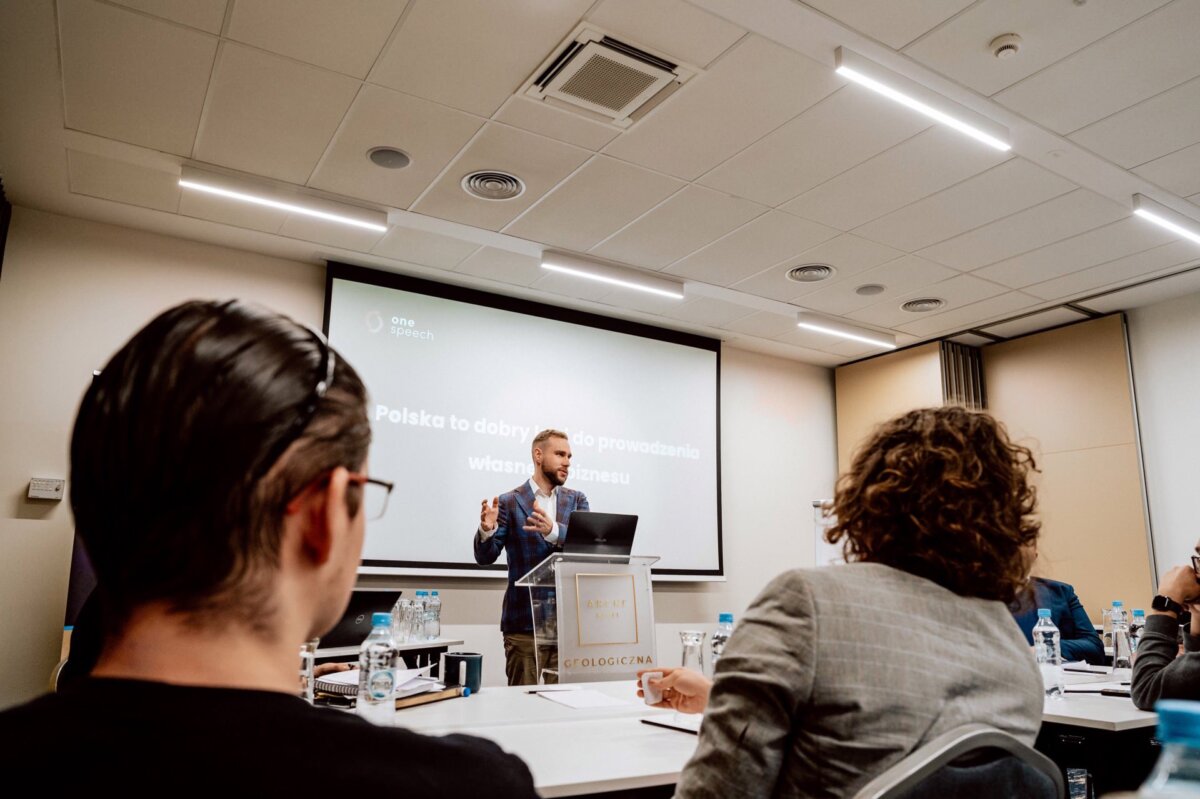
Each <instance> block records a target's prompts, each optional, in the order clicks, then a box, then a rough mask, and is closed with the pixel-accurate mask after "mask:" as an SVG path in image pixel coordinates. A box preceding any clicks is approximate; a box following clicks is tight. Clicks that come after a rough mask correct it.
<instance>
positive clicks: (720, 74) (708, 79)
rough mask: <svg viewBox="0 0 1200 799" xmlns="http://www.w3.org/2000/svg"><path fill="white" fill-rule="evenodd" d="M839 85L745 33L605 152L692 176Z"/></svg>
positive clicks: (825, 71)
mask: <svg viewBox="0 0 1200 799" xmlns="http://www.w3.org/2000/svg"><path fill="white" fill-rule="evenodd" d="M841 84H842V80H841V78H839V77H837V75H836V74H835V73H834V72H833V71H832V70H830V69H829V68H828V67H826V66H824V65H822V64H818V63H817V62H816V61H812V60H810V59H808V58H805V57H804V56H802V55H800V54H799V53H796V52H795V51H793V50H789V49H787V48H785V47H782V46H781V45H778V44H775V43H774V42H769V41H767V40H766V39H763V38H761V37H759V36H747V37H745V38H744V39H742V40H741V41H740V42H739V43H738V44H737V46H735V47H734V48H733V49H732V50H730V51H729V52H728V53H726V54H725V55H723V56H721V58H720V59H718V60H717V62H716V63H714V64H713V65H712V66H711V67H710V68H709V70H708V72H707V73H705V74H703V75H698V76H696V77H695V78H692V79H691V80H690V81H688V82H687V84H685V85H684V86H683V87H682V88H681V89H680V90H679V91H677V92H676V93H675V94H674V95H672V96H671V98H670V99H668V100H667V101H666V102H664V103H663V104H662V105H660V106H659V107H658V108H656V109H654V110H653V111H652V112H651V113H650V114H648V115H647V116H646V117H645V118H643V119H641V120H639V121H638V122H636V123H635V124H634V125H633V127H631V128H630V129H629V130H628V131H627V132H626V133H623V134H621V136H620V137H619V138H617V139H616V140H615V141H614V142H613V143H612V144H610V145H608V147H606V148H605V152H606V153H608V154H609V155H613V156H616V157H617V158H621V159H624V160H626V161H632V162H634V163H636V164H641V165H642V166H647V167H650V168H652V169H657V170H661V171H663V172H666V173H668V174H671V175H675V176H677V177H681V178H684V179H686V180H695V179H696V178H698V177H700V176H701V175H702V174H704V173H705V172H707V171H708V170H710V169H712V168H713V167H714V166H716V165H717V164H719V163H721V162H722V161H724V160H725V159H726V158H728V157H730V156H731V155H734V154H735V153H737V152H738V151H739V150H741V149H742V148H744V147H746V146H748V145H750V144H752V143H754V142H755V141H756V140H758V139H759V138H761V137H762V136H764V135H766V134H767V133H770V132H771V131H772V130H774V129H775V128H777V127H779V126H780V125H782V124H783V123H784V122H786V121H788V120H789V119H791V118H792V117H794V116H795V115H796V114H798V113H800V112H801V111H803V110H804V109H805V108H808V107H809V106H810V105H812V104H813V103H815V102H817V101H818V100H820V99H821V98H822V97H825V96H826V95H828V94H830V93H831V92H833V91H834V90H835V89H837V88H838V86H840V85H841ZM714 109H720V112H719V113H717V112H715V111H714Z"/></svg>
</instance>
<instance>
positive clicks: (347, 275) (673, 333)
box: [321, 260, 725, 582]
mask: <svg viewBox="0 0 1200 799" xmlns="http://www.w3.org/2000/svg"><path fill="white" fill-rule="evenodd" d="M334 280H347V281H352V282H356V283H365V284H367V285H372V286H379V287H381V288H388V289H396V290H399V291H407V292H411V293H414V294H422V295H425V296H429V297H436V298H439V299H444V300H450V301H452V302H461V303H467V304H470V305H479V306H482V307H484V308H491V309H496V310H502V311H509V312H511V313H518V314H524V315H527V316H536V317H541V318H544V319H553V320H555V321H558V322H564V323H567V324H575V325H581V326H584V327H591V328H596V329H599V330H607V331H611V332H614V333H624V334H626V335H631V336H640V337H642V338H648V339H652V340H656V341H663V342H667V343H670V344H679V345H681V346H686V347H695V348H696V349H701V350H705V351H709V352H712V353H713V354H714V355H715V356H716V371H715V378H716V379H715V381H714V382H715V386H714V391H715V394H716V405H715V409H716V420H715V423H716V452H715V456H716V457H715V460H716V470H717V475H716V478H717V479H716V494H717V496H716V500H717V503H716V504H717V507H716V512H717V568H716V569H652V570H651V575H652V577H653V578H654V579H655V580H662V581H665V582H723V581H724V580H725V541H724V520H723V518H722V516H723V510H722V497H721V493H722V492H721V341H720V339H715V338H709V337H707V336H701V335H698V334H695V333H685V332H682V331H679V330H670V329H668V328H663V327H656V326H654V325H649V324H645V323H643V322H632V321H629V320H625V319H615V318H612V317H608V316H602V315H600V314H594V313H589V312H587V311H579V310H576V309H573V308H563V307H559V306H557V305H549V304H547V303H541V302H537V301H534V300H527V299H524V298H520V297H511V296H508V295H505V294H495V293H493V292H490V291H484V290H482V289H475V288H468V287H466V286H458V285H454V284H450V283H439V282H437V281H435V280H428V279H425V278H420V277H413V276H411V275H405V274H399V273H396V272H384V271H381V270H378V269H372V268H369V267H364V266H357V265H354V264H348V263H345V262H343V261H332V260H331V261H326V268H325V298H324V313H323V318H322V320H321V330H322V332H323V333H324V334H325V336H326V338H328V337H329V322H330V316H331V313H332V308H333V281H334ZM651 554H658V553H651ZM358 573H359V574H360V575H389V576H397V575H411V576H422V577H469V578H488V577H490V578H505V579H506V578H507V576H508V566H507V564H495V563H493V564H489V565H486V566H481V565H478V564H476V565H474V566H470V565H465V564H462V563H445V562H435V561H395V560H373V559H363V560H362V562H361V563H360V564H359V568H358Z"/></svg>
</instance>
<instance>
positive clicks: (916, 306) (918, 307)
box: [900, 297, 946, 313]
mask: <svg viewBox="0 0 1200 799" xmlns="http://www.w3.org/2000/svg"><path fill="white" fill-rule="evenodd" d="M945 304H946V301H945V300H942V299H938V298H937V297H922V298H920V299H919V300H909V301H908V302H906V303H904V304H903V305H901V306H900V309H901V310H904V311H908V312H909V313H929V312H930V311H936V310H937V309H938V308H941V307H943V306H944V305H945Z"/></svg>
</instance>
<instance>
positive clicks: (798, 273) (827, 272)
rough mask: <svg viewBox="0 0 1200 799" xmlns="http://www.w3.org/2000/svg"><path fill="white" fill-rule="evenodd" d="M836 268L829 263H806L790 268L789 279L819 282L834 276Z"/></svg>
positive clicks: (799, 281) (802, 281)
mask: <svg viewBox="0 0 1200 799" xmlns="http://www.w3.org/2000/svg"><path fill="white" fill-rule="evenodd" d="M834 271H835V270H834V268H833V267H832V266H830V265H829V264H804V265H803V266H796V267H793V268H791V269H789V270H788V272H787V278H788V280H794V281H796V282H797V283H819V282H820V281H822V280H828V279H829V278H831V277H833V273H834Z"/></svg>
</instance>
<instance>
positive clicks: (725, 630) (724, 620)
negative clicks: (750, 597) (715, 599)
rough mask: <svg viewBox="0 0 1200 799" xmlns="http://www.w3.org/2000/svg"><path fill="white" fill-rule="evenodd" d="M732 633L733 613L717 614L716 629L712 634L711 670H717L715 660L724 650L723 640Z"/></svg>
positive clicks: (718, 658) (727, 638) (719, 657)
mask: <svg viewBox="0 0 1200 799" xmlns="http://www.w3.org/2000/svg"><path fill="white" fill-rule="evenodd" d="M731 635H733V614H732V613H722V614H720V615H719V616H717V630H716V632H714V633H713V635H712V645H711V646H712V670H713V672H714V673H715V672H716V670H717V661H718V660H720V659H721V653H722V652H724V651H725V642H726V641H728V640H729V636H731Z"/></svg>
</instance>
